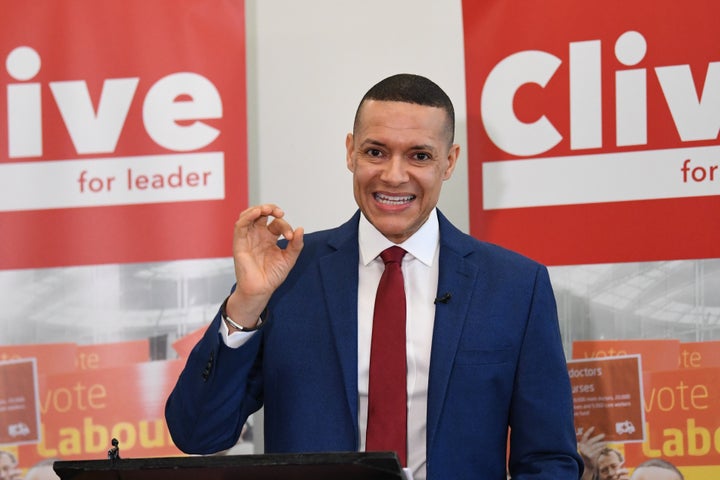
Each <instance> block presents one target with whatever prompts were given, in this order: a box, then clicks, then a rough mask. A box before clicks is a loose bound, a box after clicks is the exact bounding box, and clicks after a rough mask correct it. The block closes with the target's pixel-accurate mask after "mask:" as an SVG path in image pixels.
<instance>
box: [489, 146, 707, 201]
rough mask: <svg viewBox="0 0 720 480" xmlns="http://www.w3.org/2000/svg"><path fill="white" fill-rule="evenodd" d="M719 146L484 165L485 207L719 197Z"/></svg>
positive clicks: (499, 162)
mask: <svg viewBox="0 0 720 480" xmlns="http://www.w3.org/2000/svg"><path fill="white" fill-rule="evenodd" d="M719 165H720V146H708V147H690V148H676V149H666V150H646V151H635V152H619V153H605V154H594V155H574V156H567V157H549V158H532V159H525V160H505V161H493V162H484V163H483V208H484V209H485V210H495V209H502V208H523V207H539V206H552V205H572V204H586V203H603V202H622V201H628V200H651V199H662V198H685V197H703V196H711V195H720V172H719V168H718V167H719Z"/></svg>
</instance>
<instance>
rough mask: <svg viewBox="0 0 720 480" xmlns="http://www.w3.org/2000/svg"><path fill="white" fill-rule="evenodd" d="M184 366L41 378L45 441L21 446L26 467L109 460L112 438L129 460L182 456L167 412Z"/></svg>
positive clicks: (141, 365)
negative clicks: (49, 461)
mask: <svg viewBox="0 0 720 480" xmlns="http://www.w3.org/2000/svg"><path fill="white" fill-rule="evenodd" d="M182 366H183V362H182V361H180V360H171V361H153V362H145V363H137V364H133V365H125V366H121V367H115V368H105V369H97V370H81V371H77V372H74V373H66V374H58V375H47V376H45V377H44V378H41V379H40V388H39V396H40V414H41V420H42V427H41V435H40V441H39V442H38V443H37V444H34V445H24V446H21V447H20V448H19V460H20V462H21V465H22V466H24V467H26V466H29V465H32V464H34V463H36V462H37V461H39V460H42V459H44V458H60V459H63V460H87V459H103V458H107V451H108V449H109V448H110V445H111V440H112V439H113V438H117V439H118V440H119V442H120V450H121V452H122V453H121V455H122V457H124V458H140V457H162V456H172V455H180V454H181V452H180V451H179V450H178V449H177V448H176V447H175V446H174V444H173V443H172V440H171V438H170V434H169V432H168V430H167V425H166V424H165V417H164V409H165V401H166V399H167V397H168V395H169V394H170V391H171V389H172V387H173V385H174V384H175V381H176V380H177V377H178V375H179V374H180V370H181V369H182Z"/></svg>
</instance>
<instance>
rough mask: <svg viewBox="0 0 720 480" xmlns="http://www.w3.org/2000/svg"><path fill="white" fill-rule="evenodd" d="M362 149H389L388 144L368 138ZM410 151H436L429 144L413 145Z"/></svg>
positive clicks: (364, 141)
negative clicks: (372, 147) (370, 147)
mask: <svg viewBox="0 0 720 480" xmlns="http://www.w3.org/2000/svg"><path fill="white" fill-rule="evenodd" d="M360 146H362V147H368V146H375V147H382V148H387V144H385V143H383V142H381V141H380V140H375V139H373V138H366V139H365V140H363V142H362V143H361V144H360ZM408 150H430V151H435V147H433V146H432V145H428V144H420V145H413V146H412V147H410V148H408Z"/></svg>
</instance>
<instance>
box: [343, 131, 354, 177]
mask: <svg viewBox="0 0 720 480" xmlns="http://www.w3.org/2000/svg"><path fill="white" fill-rule="evenodd" d="M354 145H355V140H354V139H353V134H352V133H348V134H347V136H346V137H345V163H346V165H347V168H348V170H350V171H351V172H354V171H355V162H354V161H353V156H352V152H353V148H354Z"/></svg>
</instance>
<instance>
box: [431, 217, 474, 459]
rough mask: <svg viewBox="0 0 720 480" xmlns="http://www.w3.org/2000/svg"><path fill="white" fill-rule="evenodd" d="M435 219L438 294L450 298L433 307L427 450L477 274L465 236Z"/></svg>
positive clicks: (441, 220)
mask: <svg viewBox="0 0 720 480" xmlns="http://www.w3.org/2000/svg"><path fill="white" fill-rule="evenodd" d="M438 220H439V222H440V259H439V261H440V264H439V266H440V269H439V276H438V292H437V293H438V295H443V294H444V293H450V294H451V295H452V297H451V298H450V300H449V301H448V302H447V303H438V304H437V305H436V308H435V325H434V327H433V339H432V353H431V358H430V374H429V375H430V376H429V385H428V413H427V445H428V451H430V448H431V446H432V443H433V440H434V436H435V431H436V430H437V425H438V421H439V420H440V414H441V412H442V409H443V403H444V400H445V392H446V391H447V387H448V382H449V380H450V373H451V370H452V366H453V362H454V360H455V353H456V351H457V348H458V344H459V342H460V335H461V333H462V329H463V325H464V324H465V319H466V318H467V315H468V306H469V303H470V297H471V295H472V294H473V292H474V289H473V288H469V287H470V286H472V285H474V284H475V278H476V277H477V274H478V267H477V265H475V264H473V263H471V262H468V261H466V260H465V256H466V255H467V254H469V253H470V252H471V251H472V249H471V245H470V243H469V239H468V237H467V236H466V235H465V234H463V233H461V232H460V231H459V230H457V229H456V228H455V227H453V226H452V225H451V224H450V223H449V221H448V220H447V219H446V218H445V217H444V216H443V215H442V214H441V213H440V212H439V211H438Z"/></svg>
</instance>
